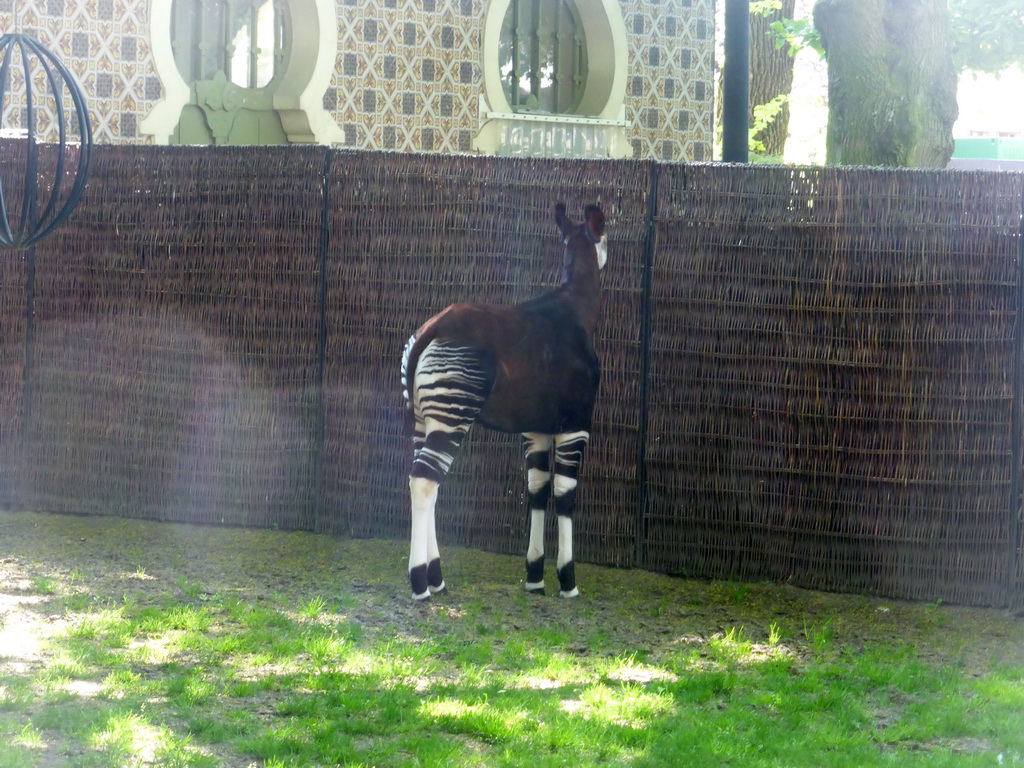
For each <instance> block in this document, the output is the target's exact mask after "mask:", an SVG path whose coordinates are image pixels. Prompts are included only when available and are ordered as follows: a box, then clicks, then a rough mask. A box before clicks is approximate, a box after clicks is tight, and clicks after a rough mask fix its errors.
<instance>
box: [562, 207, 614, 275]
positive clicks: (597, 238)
mask: <svg viewBox="0 0 1024 768" xmlns="http://www.w3.org/2000/svg"><path fill="white" fill-rule="evenodd" d="M555 223H556V224H558V229H559V231H561V233H562V238H563V239H564V241H565V276H566V279H570V278H571V277H572V274H573V273H574V272H575V269H574V267H576V266H577V265H578V264H588V263H589V264H596V265H597V268H598V269H603V268H604V265H605V262H606V261H607V260H608V236H607V235H605V233H604V213H603V212H602V211H601V209H600V208H598V207H597V206H596V205H588V206H587V207H585V208H584V209H583V223H582V224H576V223H575V222H573V221H572V220H571V219H570V218H569V217H568V216H567V215H566V213H565V204H564V203H559V204H558V205H556V206H555Z"/></svg>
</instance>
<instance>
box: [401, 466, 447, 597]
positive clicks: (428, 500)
mask: <svg viewBox="0 0 1024 768" xmlns="http://www.w3.org/2000/svg"><path fill="white" fill-rule="evenodd" d="M409 496H410V497H411V500H412V534H411V536H410V543H409V582H410V584H411V586H412V596H413V597H414V598H415V599H416V600H425V599H426V598H428V597H430V594H431V590H430V585H429V582H428V575H427V572H428V568H429V566H430V564H431V562H432V560H436V559H437V535H436V532H435V530H434V507H435V506H436V504H437V481H436V480H429V479H427V478H425V477H410V478H409ZM431 550H433V551H431ZM439 567H440V561H438V568H439Z"/></svg>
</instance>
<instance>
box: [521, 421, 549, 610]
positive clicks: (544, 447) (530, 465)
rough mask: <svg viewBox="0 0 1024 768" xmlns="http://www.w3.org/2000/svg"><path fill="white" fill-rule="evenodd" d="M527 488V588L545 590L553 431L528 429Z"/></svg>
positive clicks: (536, 591) (531, 590) (538, 593)
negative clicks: (547, 513)
mask: <svg viewBox="0 0 1024 768" xmlns="http://www.w3.org/2000/svg"><path fill="white" fill-rule="evenodd" d="M523 438H524V440H525V443H526V488H527V501H528V506H529V510H530V545H529V548H528V549H527V550H526V591H527V592H531V593H533V594H537V595H543V594H544V514H545V512H546V510H547V506H548V499H549V498H550V497H551V442H552V440H551V435H542V434H538V433H536V432H527V433H526V434H524V435H523Z"/></svg>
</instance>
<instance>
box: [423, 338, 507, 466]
mask: <svg viewBox="0 0 1024 768" xmlns="http://www.w3.org/2000/svg"><path fill="white" fill-rule="evenodd" d="M413 346H415V345H413ZM407 350H408V347H407ZM410 377H411V378H410ZM404 378H405V380H406V392H407V397H408V399H409V405H410V407H411V409H412V413H413V421H414V431H413V447H414V449H415V457H414V459H413V467H412V475H413V476H414V477H428V478H432V479H436V480H440V479H441V477H443V476H444V475H445V474H446V473H447V472H448V469H449V468H450V467H451V464H452V461H453V460H454V457H455V454H456V453H457V452H458V448H459V445H460V444H461V443H462V438H463V437H465V435H466V433H467V432H468V431H469V428H470V427H471V426H472V424H473V421H474V420H475V419H476V417H477V414H479V413H480V409H481V408H483V405H484V402H485V401H486V400H487V396H488V395H489V394H490V391H491V387H492V386H493V384H494V373H493V365H492V364H491V362H490V359H489V357H488V355H487V354H486V353H484V352H483V351H482V350H479V349H476V348H474V347H467V346H456V345H450V344H443V343H441V342H438V341H436V340H435V341H431V342H430V343H429V344H427V346H426V347H425V348H424V349H423V351H422V352H420V353H419V356H418V358H417V357H413V356H412V354H409V355H408V360H407V361H406V364H405V377H404Z"/></svg>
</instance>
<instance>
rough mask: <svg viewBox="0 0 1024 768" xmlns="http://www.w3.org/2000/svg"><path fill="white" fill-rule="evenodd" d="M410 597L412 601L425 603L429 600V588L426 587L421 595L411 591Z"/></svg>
mask: <svg viewBox="0 0 1024 768" xmlns="http://www.w3.org/2000/svg"><path fill="white" fill-rule="evenodd" d="M412 599H413V601H414V602H417V603H425V602H427V601H428V600H430V590H429V589H428V590H427V591H426V592H424V593H423V594H421V595H417V594H415V593H413V596H412Z"/></svg>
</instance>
